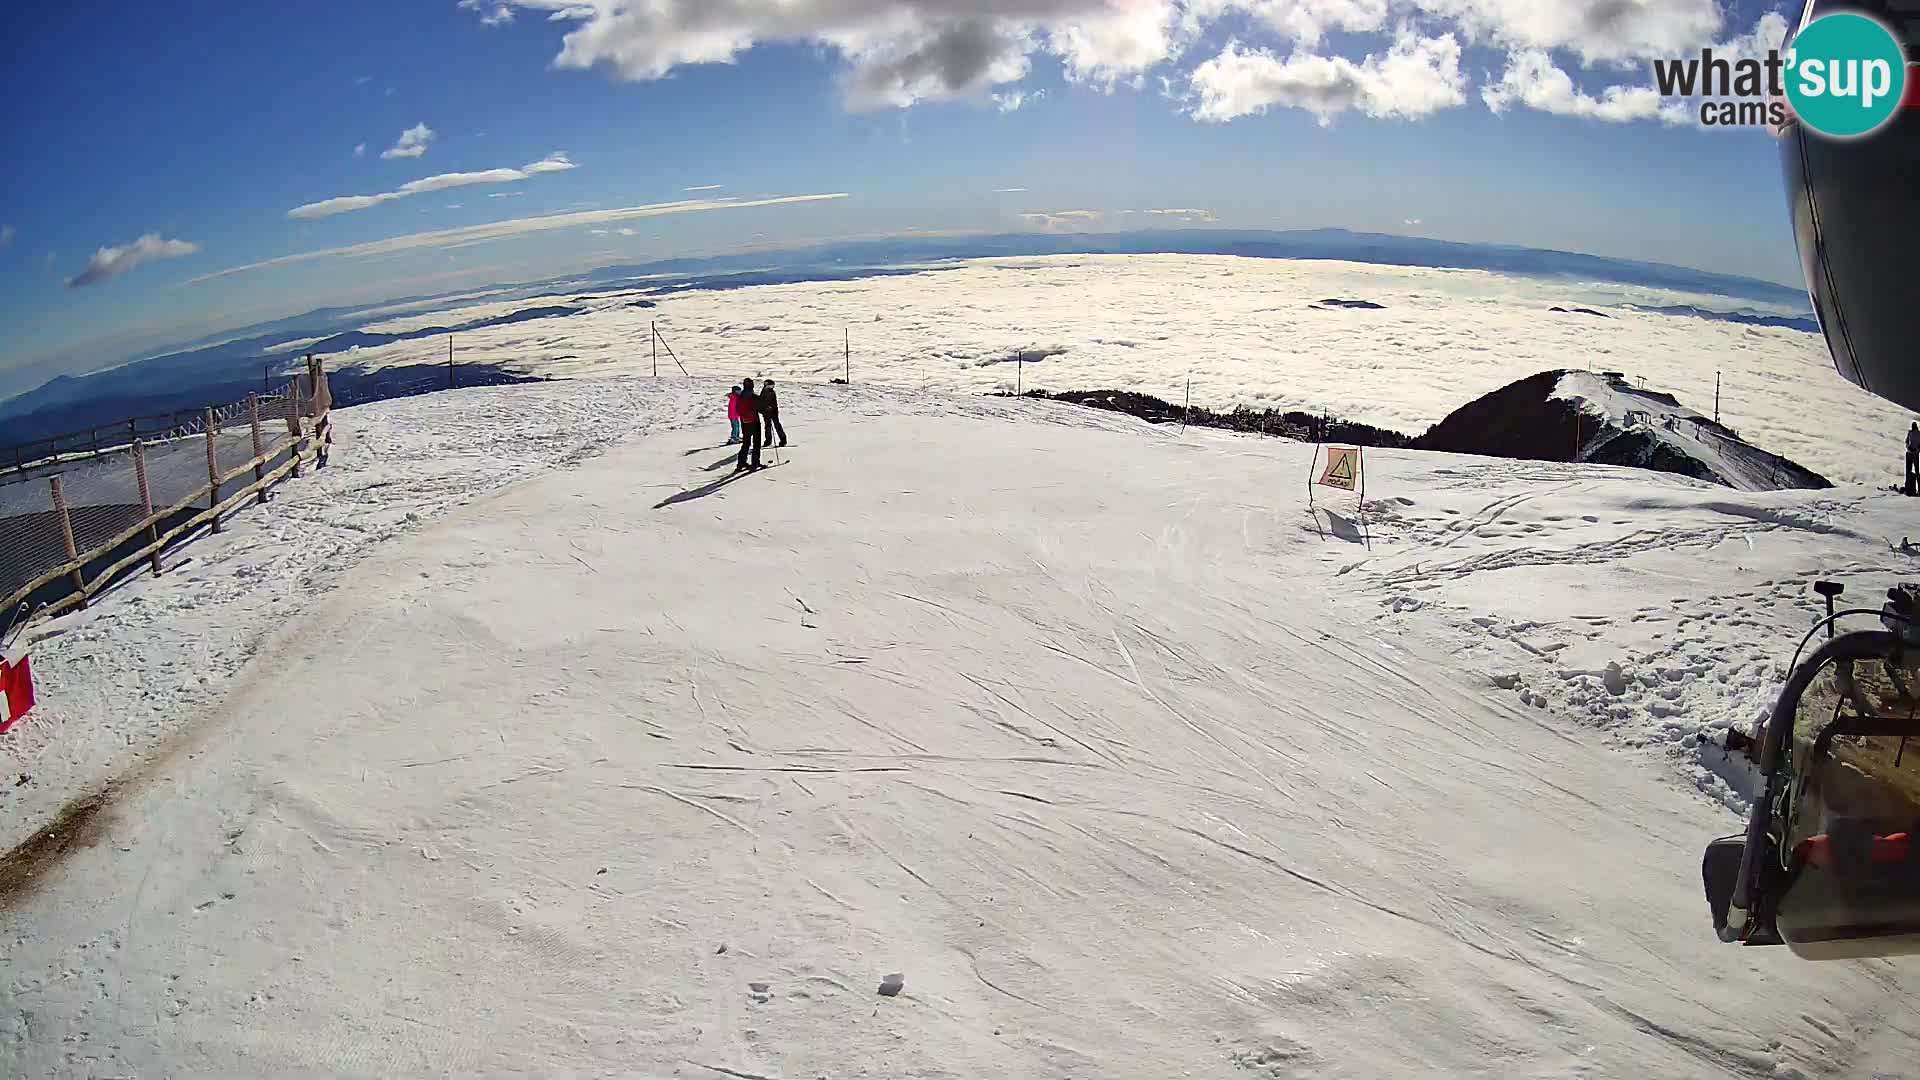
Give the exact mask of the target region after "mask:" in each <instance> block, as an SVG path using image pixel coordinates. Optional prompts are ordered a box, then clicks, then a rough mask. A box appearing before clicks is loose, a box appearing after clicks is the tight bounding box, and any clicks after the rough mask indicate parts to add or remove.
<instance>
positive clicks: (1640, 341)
mask: <svg viewBox="0 0 1920 1080" xmlns="http://www.w3.org/2000/svg"><path fill="white" fill-rule="evenodd" d="M662 287H664V285H663V286H662ZM1329 297H1344V298H1349V299H1353V300H1363V301H1366V302H1368V303H1374V304H1378V305H1380V309H1379V310H1364V309H1353V308H1341V307H1330V306H1327V305H1325V304H1323V303H1322V301H1324V300H1326V299H1327V298H1329ZM1569 303H1579V304H1590V305H1599V306H1601V307H1602V308H1604V309H1605V311H1606V312H1607V313H1608V315H1609V316H1610V317H1609V318H1595V317H1594V316H1593V315H1588V314H1581V313H1579V312H1571V311H1554V310H1552V309H1553V308H1554V307H1565V306H1566V305H1567V304H1569ZM556 304H565V305H570V306H573V307H575V308H577V309H580V310H581V311H582V312H584V313H583V314H578V315H570V316H566V317H562V318H547V319H532V320H528V321H525V322H518V323H512V324H508V325H501V326H493V327H488V328H485V329H479V330H471V331H463V332H462V333H460V334H458V335H457V336H456V339H455V346H456V351H457V354H458V356H459V359H460V361H461V362H462V363H474V364H500V365H502V366H505V367H507V368H510V369H513V370H516V371H522V372H528V373H532V374H538V375H550V376H557V377H594V376H600V375H611V374H635V373H648V372H651V370H652V365H653V362H654V348H653V338H652V328H653V326H655V325H656V324H657V325H658V327H659V329H660V333H661V335H662V337H663V339H664V340H665V341H666V342H667V344H668V346H669V347H670V348H671V349H672V350H673V353H674V354H675V355H676V356H678V358H679V360H680V361H682V362H684V363H685V365H686V367H687V369H688V370H689V371H690V372H692V374H694V375H696V376H705V377H711V378H724V379H728V380H738V379H739V378H740V377H741V376H746V375H751V376H754V377H756V378H758V377H760V376H763V375H771V376H773V377H774V378H776V379H778V378H786V379H792V380H797V381H802V382H826V381H827V380H828V379H830V378H839V377H841V376H842V375H843V373H844V372H845V371H846V370H847V369H848V368H850V369H851V371H852V375H853V381H854V382H856V383H886V384H892V385H896V386H927V387H937V388H943V389H952V390H962V391H967V392H970V393H984V392H989V391H993V390H998V389H1007V390H1011V389H1013V388H1014V387H1015V386H1016V385H1018V386H1021V387H1024V388H1026V389H1046V390H1132V391H1137V392H1140V393H1145V394H1152V395H1155V396H1157V397H1160V398H1162V399H1164V400H1167V401H1181V400H1183V399H1184V397H1185V395H1186V393H1187V380H1188V378H1189V377H1191V379H1192V392H1193V401H1194V403H1195V404H1198V405H1203V406H1206V407H1208V408H1212V409H1218V410H1222V411H1231V410H1232V409H1233V408H1234V407H1235V406H1238V405H1248V406H1251V407H1253V408H1256V409H1260V408H1266V407H1269V406H1272V407H1275V408H1279V409H1283V410H1284V409H1309V410H1322V409H1326V410H1331V411H1332V412H1334V413H1336V414H1338V415H1340V416H1343V417H1346V418H1347V419H1350V420H1358V421H1361V422H1363V423H1369V424H1375V425H1379V426H1381V427H1388V428H1393V429H1395V430H1399V431H1404V432H1407V433H1408V434H1413V435H1417V434H1419V433H1420V432H1422V431H1424V430H1425V429H1426V428H1427V426H1428V425H1429V424H1433V423H1435V422H1437V421H1439V420H1440V419H1441V418H1442V417H1444V416H1446V415H1447V414H1448V413H1450V412H1452V411H1453V410H1455V409H1457V408H1459V407H1460V406H1462V405H1465V404H1467V403H1468V402H1470V401H1472V400H1474V399H1475V398H1477V397H1479V396H1480V395H1482V394H1485V393H1488V392H1489V391H1492V390H1497V389H1499V388H1500V387H1502V386H1505V385H1507V384H1508V383H1510V382H1513V381H1515V380H1516V379H1522V378H1525V377H1527V376H1529V375H1534V374H1537V373H1539V372H1541V371H1547V370H1551V369H1555V368H1588V369H1591V370H1593V371H1596V372H1598V371H1622V372H1625V373H1627V374H1628V375H1630V376H1632V377H1633V378H1634V379H1635V380H1636V381H1638V380H1641V379H1644V380H1646V383H1647V385H1648V386H1649V387H1650V388H1652V389H1657V390H1662V391H1665V392H1667V393H1671V394H1675V395H1677V396H1678V397H1679V399H1680V401H1681V403H1682V404H1684V405H1687V406H1689V407H1691V408H1693V409H1695V410H1698V411H1701V412H1705V413H1707V414H1708V415H1711V414H1712V412H1713V402H1714V392H1715V377H1716V375H1719V376H1721V385H1720V409H1721V415H1722V418H1723V419H1724V420H1725V421H1726V423H1727V424H1728V425H1730V426H1732V427H1734V428H1737V429H1738V430H1739V431H1740V433H1741V435H1742V436H1743V437H1745V438H1746V439H1747V440H1748V441H1750V442H1752V443H1754V444H1755V445H1756V446H1759V447H1761V448H1762V449H1765V450H1769V451H1772V452H1773V453H1776V454H1781V455H1784V456H1786V457H1788V458H1791V459H1793V460H1794V461H1797V462H1799V463H1800V464H1802V465H1805V466H1806V467H1807V468H1810V469H1812V470H1813V471H1815V472H1817V473H1819V474H1820V475H1822V476H1825V477H1828V478H1829V479H1832V480H1833V481H1835V482H1836V483H1878V484H1886V485H1889V486H1891V485H1893V484H1897V483H1898V482H1899V478H1900V461H1901V457H1900V455H1901V452H1902V443H1901V439H1902V438H1903V437H1904V435H1905V432H1906V430H1907V423H1908V421H1909V419H1911V417H1910V416H1909V414H1907V413H1906V412H1904V411H1902V410H1900V409H1899V408H1897V407H1896V406H1894V405H1892V404H1890V403H1888V402H1884V401H1881V400H1880V399H1878V398H1875V397H1873V396H1871V395H1869V394H1867V393H1866V392H1865V391H1862V390H1860V389H1858V388H1857V387H1854V386H1853V385H1851V384H1849V383H1847V382H1846V381H1844V380H1842V379H1841V378H1839V377H1838V376H1837V375H1835V374H1834V371H1833V363H1832V361H1831V360H1830V359H1829V358H1828V355H1827V349H1826V344H1825V342H1824V341H1823V340H1822V339H1821V338H1820V336H1819V335H1817V334H1809V333H1806V332H1805V331H1802V330H1795V329H1788V328H1782V327H1763V326H1750V325H1740V324H1735V323H1728V322H1716V321H1711V320H1708V319H1703V318H1691V317H1685V316H1678V315H1671V314H1659V313H1655V312H1651V311H1646V310H1636V309H1635V307H1634V306H1632V305H1638V306H1640V307H1642V308H1644V307H1659V306H1683V305H1692V306H1695V307H1699V308H1701V309H1705V310H1716V309H1717V310H1722V311H1725V310H1732V309H1736V308H1740V307H1743V306H1744V302H1742V301H1736V300H1732V299H1729V298H1726V297H1713V296H1702V295H1696V294H1682V293H1672V292H1660V291H1654V290H1648V289H1643V288H1636V287H1628V286H1620V285H1610V284H1604V283H1595V282H1579V281H1569V280H1548V279H1540V278H1527V277H1517V276H1513V275H1507V274H1496V273H1489V272H1486V271H1480V270H1447V269H1433V268H1423V267H1395V266H1374V265H1367V264H1361V263H1345V262H1334V261H1321V260H1314V261H1302V260H1290V259H1254V258H1241V257H1235V256H1228V255H1055V256H1033V257H1019V258H999V259H975V260H968V261H965V262H959V263H954V264H950V265H944V266H940V267H937V268H932V269H927V270H925V271H923V272H919V273H912V274H901V275H895V276H878V277H868V278H860V279H856V280H851V281H832V282H803V283H797V284H785V285H755V286H752V287H748V288H738V289H731V288H699V289H693V290H690V291H685V292H668V293H659V292H655V291H651V288H636V289H624V290H618V291H611V292H607V291H602V292H599V293H594V292H583V293H575V292H569V293H561V294H556V295H554V296H548V297H536V298H530V299H520V300H513V301H498V300H489V301H483V302H480V303H477V304H474V305H471V306H468V307H463V308H457V309H454V310H450V311H435V312H430V313H426V314H408V315H404V316H397V317H394V318H391V319H385V320H381V321H378V322H372V323H368V324H366V325H364V326H362V327H360V328H361V329H364V330H367V331H370V332H385V333H404V332H408V331H413V330H418V329H421V328H424V327H430V326H453V325H459V324H462V323H469V322H477V321H480V320H484V319H494V318H501V317H505V316H509V315H512V314H513V313H514V312H516V311H519V310H522V309H526V308H534V307H543V306H551V305H556ZM639 305H646V306H639ZM655 305H657V306H655ZM342 328H343V329H345V328H346V327H344V326H343V327H342ZM849 345H850V346H851V358H850V363H849V362H848V360H849V358H848V357H847V356H846V355H845V354H846V352H847V350H848V347H849ZM1023 352H1024V353H1025V354H1026V356H1027V361H1028V362H1027V363H1025V364H1021V363H1019V357H1020V356H1021V354H1022V353H1023ZM1041 354H1045V355H1044V359H1041V360H1039V361H1038V362H1035V361H1034V357H1035V356H1038V355H1041ZM331 357H332V362H335V363H354V364H365V365H368V366H371V367H384V366H389V365H394V364H421V363H436V362H439V361H442V360H444V359H445V358H446V342H445V339H443V338H432V339H421V340H412V341H402V342H397V343H394V344H390V345H382V346H377V347H372V348H362V349H355V350H352V351H350V352H344V353H335V354H331ZM659 364H660V370H661V371H663V372H666V373H668V374H676V375H677V374H679V368H678V367H676V366H675V363H674V360H673V358H672V357H670V356H669V355H668V354H667V353H666V352H665V351H661V352H660V353H659Z"/></svg>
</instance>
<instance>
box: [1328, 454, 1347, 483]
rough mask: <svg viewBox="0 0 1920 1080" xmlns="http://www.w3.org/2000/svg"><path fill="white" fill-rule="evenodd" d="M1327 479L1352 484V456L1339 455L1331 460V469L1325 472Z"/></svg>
mask: <svg viewBox="0 0 1920 1080" xmlns="http://www.w3.org/2000/svg"><path fill="white" fill-rule="evenodd" d="M1327 479H1329V480H1337V481H1339V482H1341V483H1343V484H1351V483H1353V455H1352V454H1340V455H1338V456H1336V457H1335V458H1334V459H1333V467H1332V468H1330V469H1328V470H1327Z"/></svg>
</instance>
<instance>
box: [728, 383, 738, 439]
mask: <svg viewBox="0 0 1920 1080" xmlns="http://www.w3.org/2000/svg"><path fill="white" fill-rule="evenodd" d="M727 420H728V421H729V422H731V423H732V424H733V434H732V435H731V436H729V437H728V438H727V445H728V446H732V445H733V444H734V443H737V442H739V441H740V388H739V387H738V386H736V387H734V388H733V389H732V390H729V391H727Z"/></svg>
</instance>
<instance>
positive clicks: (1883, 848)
mask: <svg viewBox="0 0 1920 1080" xmlns="http://www.w3.org/2000/svg"><path fill="white" fill-rule="evenodd" d="M1793 853H1794V855H1795V856H1796V857H1797V858H1799V860H1800V862H1801V863H1802V864H1803V865H1806V866H1812V867H1817V868H1819V869H1821V870H1829V869H1832V868H1833V865H1834V862H1835V858H1834V851H1833V838H1832V837H1830V836H1827V835H1826V834H1824V833H1823V834H1821V835H1819V836H1809V837H1807V838H1806V839H1805V840H1802V841H1800V843H1799V844H1797V845H1795V847H1794V849H1793ZM1866 855H1867V861H1868V862H1870V863H1872V864H1874V865H1875V866H1889V865H1892V864H1894V863H1903V862H1906V861H1907V860H1908V859H1911V858H1913V836H1912V834H1910V833H1903V832H1898V833H1893V834H1891V835H1888V836H1876V837H1873V838H1872V839H1870V840H1869V841H1868V842H1867V849H1866Z"/></svg>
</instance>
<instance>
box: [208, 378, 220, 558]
mask: <svg viewBox="0 0 1920 1080" xmlns="http://www.w3.org/2000/svg"><path fill="white" fill-rule="evenodd" d="M206 416H207V492H208V494H207V509H209V510H212V509H214V508H216V507H218V506H219V505H220V455H219V453H218V451H217V450H216V449H215V446H214V440H216V439H218V438H219V437H220V422H219V420H217V419H216V418H215V417H214V415H213V410H212V409H211V408H209V409H208V410H207V413H206ZM213 531H214V532H216V533H217V532H219V531H220V515H219V514H215V515H213Z"/></svg>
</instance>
